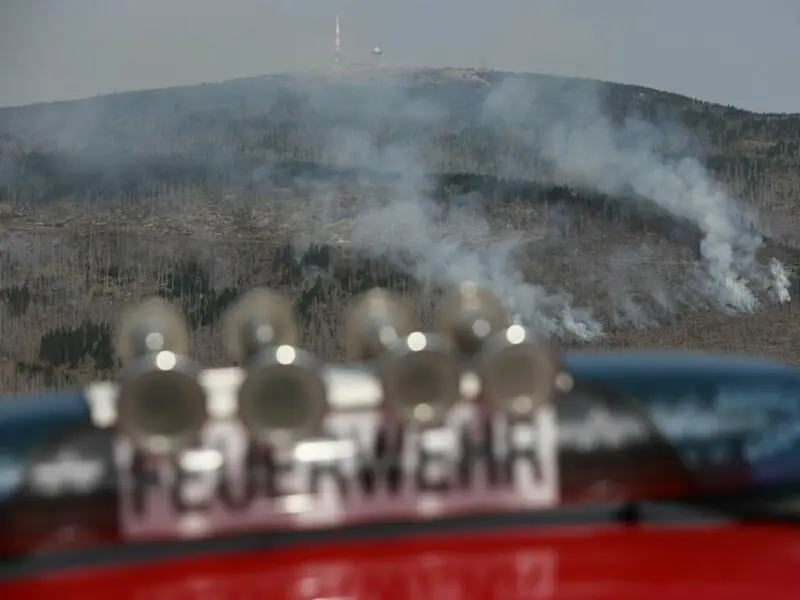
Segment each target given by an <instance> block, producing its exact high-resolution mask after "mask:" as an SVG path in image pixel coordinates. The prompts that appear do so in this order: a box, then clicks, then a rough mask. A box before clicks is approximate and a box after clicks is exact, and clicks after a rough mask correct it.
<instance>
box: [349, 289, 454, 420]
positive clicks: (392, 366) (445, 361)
mask: <svg viewBox="0 0 800 600" xmlns="http://www.w3.org/2000/svg"><path fill="white" fill-rule="evenodd" d="M347 331H348V342H349V343H348V346H349V348H350V349H351V358H354V359H357V360H374V361H375V368H376V371H377V375H378V378H379V380H380V382H381V388H382V391H383V402H384V405H385V406H386V407H387V408H388V409H389V410H390V411H391V413H392V414H393V415H394V416H395V417H397V418H399V419H401V420H402V421H404V422H408V423H412V424H415V425H417V426H421V427H427V426H432V425H438V424H440V423H441V422H442V420H443V419H444V417H445V416H446V415H447V413H448V412H449V411H450V409H451V408H452V407H453V406H454V405H455V404H456V403H457V402H458V401H459V399H460V397H461V393H460V381H461V368H460V365H459V363H458V360H457V358H456V356H455V353H454V352H453V347H452V345H451V344H450V342H449V341H448V340H447V339H446V338H444V337H442V336H439V335H436V334H431V333H425V332H422V331H414V330H412V327H411V317H410V314H409V310H408V308H407V307H406V306H405V305H404V304H403V303H402V302H401V301H400V300H399V299H397V298H395V297H393V296H392V295H391V294H390V293H389V292H387V291H385V290H381V289H375V290H372V291H370V292H368V293H367V294H366V295H365V296H364V297H363V298H362V299H361V300H360V301H358V302H357V303H356V305H355V307H354V308H353V309H352V310H351V312H350V318H349V319H348V325H347Z"/></svg>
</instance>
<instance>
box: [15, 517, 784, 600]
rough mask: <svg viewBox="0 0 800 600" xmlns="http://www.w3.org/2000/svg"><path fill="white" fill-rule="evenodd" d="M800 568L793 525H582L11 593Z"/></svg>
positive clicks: (639, 591) (639, 583) (278, 588)
mask: <svg viewBox="0 0 800 600" xmlns="http://www.w3.org/2000/svg"><path fill="white" fill-rule="evenodd" d="M798 573H800V535H798V534H797V532H796V531H795V530H794V528H792V527H787V526H767V525H691V526H688V525H687V526H670V527H664V526H654V525H653V526H597V527H587V526H586V525H581V526H580V527H558V528H540V527H534V528H530V529H526V530H524V531H514V532H507V531H506V532H496V533H490V534H481V535H471V534H468V533H463V534H450V535H447V536H418V537H414V538H406V539H399V540H391V541H386V542H371V543H365V542H351V543H333V544H330V543H329V544H320V545H316V546H313V547H311V546H309V547H299V546H298V547H295V548H291V549H287V548H280V549H273V550H257V551H247V552H239V553H230V554H223V555H207V556H203V557H196V556H194V557H183V558H175V559H174V560H159V561H157V562H143V563H139V564H133V563H125V564H121V565H115V566H111V567H98V568H96V569H91V568H90V569H81V570H75V571H62V572H58V573H54V574H48V575H39V576H37V577H35V578H31V579H29V580H18V581H15V582H13V583H8V584H6V586H5V587H6V589H5V591H4V592H3V597H4V598H9V599H11V598H13V599H18V600H23V599H28V598H30V599H37V600H38V599H40V598H47V597H50V598H54V597H57V598H59V600H72V599H73V598H74V599H76V600H77V599H80V600H95V599H96V600H100V599H101V598H102V599H105V598H114V599H115V600H145V599H146V600H168V599H169V600H194V599H197V600H200V599H203V600H205V599H208V600H210V599H214V600H234V599H236V600H238V599H242V600H244V599H250V598H253V599H255V598H269V599H273V600H283V599H286V600H289V599H292V600H322V599H328V600H333V599H342V600H343V599H345V598H347V599H351V600H368V599H378V598H381V599H385V600H411V599H414V600H417V599H423V598H430V599H437V600H438V599H440V598H441V599H447V600H489V599H492V600H494V599H497V600H500V599H503V600H523V599H526V600H527V599H530V600H534V599H542V600H544V599H552V600H629V599H630V600H634V599H635V600H640V599H643V598H646V599H648V600H685V599H694V598H697V599H703V600H723V599H724V600H752V599H754V598H762V597H763V598H770V600H782V599H787V600H788V599H792V600H794V599H796V598H797V597H798V585H800V584H799V583H798ZM0 589H2V586H0Z"/></svg>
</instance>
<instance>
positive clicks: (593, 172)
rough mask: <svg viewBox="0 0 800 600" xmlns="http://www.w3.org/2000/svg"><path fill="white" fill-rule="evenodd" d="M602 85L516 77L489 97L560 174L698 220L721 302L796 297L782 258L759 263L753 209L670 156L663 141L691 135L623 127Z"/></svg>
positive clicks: (636, 124)
mask: <svg viewBox="0 0 800 600" xmlns="http://www.w3.org/2000/svg"><path fill="white" fill-rule="evenodd" d="M598 86H599V84H595V83H593V82H583V83H582V84H581V85H577V86H573V87H571V88H570V89H568V86H559V85H551V86H547V85H544V86H538V87H537V86H536V85H533V84H531V83H530V80H525V81H523V80H522V79H517V78H512V79H509V80H507V81H506V82H504V83H502V84H501V85H499V86H497V87H496V88H494V89H493V90H492V92H491V93H490V94H489V97H488V99H487V101H486V103H485V111H484V112H485V118H486V119H487V121H488V122H490V123H495V124H497V123H500V124H502V125H504V126H505V127H506V129H507V130H508V131H513V132H515V134H516V135H517V136H519V137H521V138H522V139H523V140H524V141H525V142H526V143H528V144H529V145H530V146H531V147H534V148H536V149H537V150H538V151H539V152H540V153H541V155H542V156H543V157H544V158H546V159H548V160H549V161H550V163H551V164H552V169H553V173H552V175H554V176H555V177H556V178H558V179H561V180H563V181H567V182H569V183H570V184H572V185H579V186H584V187H588V188H592V189H595V190H597V191H599V192H602V193H606V194H626V195H631V194H632V195H634V196H636V197H640V198H641V199H643V200H645V201H650V202H652V203H654V204H656V205H657V206H659V207H660V208H662V209H664V210H666V211H667V212H669V213H670V214H671V215H673V216H674V217H677V218H679V219H685V220H688V221H689V222H691V223H692V224H693V225H695V226H696V227H697V228H698V229H699V231H700V232H701V234H702V236H703V238H702V241H701V243H700V254H701V257H702V265H700V266H701V269H702V270H701V272H700V273H699V283H700V290H701V291H702V292H703V293H704V294H705V295H706V296H707V297H708V298H709V299H711V300H712V301H714V302H716V303H717V305H718V306H719V307H720V308H721V309H723V310H731V311H741V312H752V311H753V310H755V309H757V308H758V307H759V305H760V303H759V300H758V295H757V292H758V291H767V290H770V289H771V290H773V291H774V294H773V295H774V297H775V298H777V299H778V300H779V301H780V302H786V301H788V300H789V292H788V280H787V279H786V277H785V275H784V277H783V278H781V277H780V273H782V272H783V271H782V265H780V263H777V261H774V262H775V263H776V266H773V267H771V268H770V269H766V268H763V267H761V266H760V265H758V264H757V262H756V253H757V251H758V250H759V248H761V246H762V241H763V240H762V238H761V236H760V235H758V233H757V232H756V229H755V223H753V222H752V221H751V218H750V217H749V215H748V214H747V213H746V212H744V211H743V210H741V209H740V207H739V206H738V205H737V203H736V202H735V201H734V199H732V198H731V197H730V196H729V195H728V194H727V193H726V192H725V190H724V189H723V188H722V186H721V185H719V184H718V183H717V182H715V181H714V179H713V177H712V176H711V175H710V173H709V172H708V171H707V170H706V169H705V168H704V167H703V165H702V164H701V163H700V161H699V160H698V159H697V158H694V157H690V156H684V157H681V158H674V157H671V158H668V157H666V156H665V153H664V152H663V150H664V149H665V147H667V148H668V147H669V146H670V144H671V143H673V142H674V141H675V138H678V139H681V138H683V139H685V137H686V136H687V132H685V131H682V130H680V129H678V128H675V127H674V126H662V127H656V126H655V125H653V124H651V123H647V122H645V121H642V120H640V119H634V118H630V117H629V118H626V119H625V120H624V121H623V122H622V124H620V125H617V124H615V123H614V122H613V121H612V119H611V118H609V117H608V116H607V115H605V114H604V113H603V110H602V103H601V101H600V97H599V94H598ZM670 134H672V136H670ZM675 134H677V135H675Z"/></svg>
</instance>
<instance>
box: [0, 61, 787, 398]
mask: <svg viewBox="0 0 800 600" xmlns="http://www.w3.org/2000/svg"><path fill="white" fill-rule="evenodd" d="M799 209H800V114H758V113H751V112H747V111H744V110H741V109H738V108H736V107H732V106H721V105H716V104H711V103H708V102H703V101H701V100H697V99H692V98H687V97H684V96H680V95H676V94H672V93H668V92H662V91H658V90H653V89H649V88H643V87H638V86H632V85H622V84H612V83H607V82H598V81H590V80H577V79H569V78H561V77H556V76H545V75H530V74H510V73H498V72H492V71H482V70H474V69H377V68H375V67H366V66H362V67H353V68H347V69H340V70H336V71H329V72H318V73H301V74H280V75H272V76H264V77H256V78H248V79H240V80H233V81H228V82H222V83H215V84H203V85H199V86H191V87H180V88H170V89H163V90H151V91H142V92H128V93H121V94H112V95H107V96H100V97H96V98H90V99H86V100H79V101H70V102H56V103H50V104H37V105H31V106H26V107H19V108H7V109H0V232H2V234H1V235H0V298H1V299H2V300H0V310H1V311H2V313H0V318H1V319H2V322H0V325H1V326H2V331H3V336H2V338H0V361H2V362H0V376H2V377H3V378H4V383H0V386H3V387H6V388H9V389H27V388H31V387H37V386H41V385H49V386H65V385H66V386H70V385H77V384H79V383H80V382H81V381H83V380H85V379H86V378H88V377H94V376H97V375H99V374H105V375H108V374H110V372H111V371H112V370H113V369H114V367H115V365H114V364H113V361H111V360H109V358H110V354H111V352H110V348H111V332H112V329H113V323H114V321H115V319H116V317H117V316H118V314H119V310H120V309H121V307H123V306H124V305H125V304H126V303H129V302H132V301H135V300H136V299H137V298H140V297H142V296H143V295H149V294H152V293H159V294H161V295H163V296H165V297H168V298H170V299H172V300H174V301H176V302H179V303H180V304H181V305H182V306H183V307H184V309H185V310H186V311H187V314H188V315H189V317H190V319H191V320H192V323H193V325H194V327H195V336H194V352H195V354H196V355H197V356H198V357H199V358H201V359H202V360H203V361H204V362H206V363H210V364H219V363H222V362H224V361H225V356H224V353H223V350H222V348H221V347H220V345H219V342H218V340H217V337H218V332H217V330H216V325H215V324H216V320H217V319H218V316H219V314H220V312H221V311H223V310H224V308H225V307H226V306H227V305H228V303H229V302H230V301H231V299H233V298H234V297H235V296H236V295H237V294H238V293H240V292H241V291H242V290H244V289H247V288H248V287H250V286H252V285H260V284H268V285H272V286H275V287H277V288H279V289H281V290H283V291H285V292H286V293H289V294H290V295H292V296H293V297H294V298H295V301H296V306H297V308H298V312H299V314H300V318H301V321H302V323H303V326H304V329H305V331H306V335H307V339H308V341H309V343H310V344H311V346H312V347H313V348H314V349H315V350H317V351H319V352H320V353H322V354H324V355H326V356H328V357H330V358H336V357H338V356H340V353H341V346H340V344H339V331H340V327H341V321H342V314H343V310H344V305H345V303H346V301H347V300H348V299H349V298H350V297H351V296H352V295H353V294H354V293H357V292H359V291H361V290H363V289H365V288H367V287H369V286H371V285H375V284H381V285H387V286H391V287H394V288H396V289H397V290H398V291H399V292H401V293H403V294H405V295H408V296H409V297H411V298H412V299H413V302H414V303H415V306H416V307H417V310H418V313H419V316H420V318H421V319H422V320H423V321H424V320H426V319H427V318H428V316H429V313H430V306H431V302H432V299H433V298H435V296H436V294H437V293H438V290H439V288H440V287H441V285H443V284H445V283H447V280H449V279H456V278H458V277H459V276H462V275H463V276H472V277H484V278H487V280H490V281H491V283H492V285H494V286H495V287H498V288H499V289H498V291H501V292H502V293H505V294H508V295H509V296H511V297H513V298H514V299H515V301H516V302H517V304H518V306H517V308H518V310H519V311H520V312H522V313H526V314H527V316H528V317H529V318H535V319H539V320H538V321H537V322H538V324H539V326H541V327H544V328H545V329H550V330H551V331H552V333H553V334H554V335H555V336H556V337H557V338H559V339H560V342H559V343H561V344H563V345H566V346H573V347H581V348H585V349H587V350H596V349H601V348H604V347H609V346H614V347H619V346H622V347H636V346H649V347H652V346H659V345H669V346H672V347H692V348H699V349H717V350H725V351H729V350H732V349H733V350H739V351H747V352H753V353H758V354H767V355H771V356H775V357H777V358H780V359H784V360H790V361H800V350H798V349H797V348H796V347H795V346H796V344H792V341H791V340H792V338H793V331H794V324H795V322H796V321H797V322H798V324H800V321H798V317H797V316H796V315H795V314H794V311H793V309H792V306H791V303H783V304H781V303H780V301H779V299H778V298H777V297H776V294H777V292H776V286H777V285H778V284H777V283H776V281H773V279H774V277H775V271H774V269H775V267H774V264H773V259H775V260H778V261H780V262H781V263H782V264H783V265H784V267H785V269H784V271H783V273H784V274H785V276H786V277H788V278H789V280H790V281H789V287H790V288H791V287H792V286H794V288H795V289H794V290H792V291H797V290H796V288H797V287H798V286H797V284H796V283H795V271H796V270H798V269H800V237H798V236H797V234H796V227H795V225H796V223H797V215H799V214H800V210H799ZM709 228H711V229H709ZM709 231H712V232H713V235H711V234H709ZM756 234H760V235H761V236H763V237H764V242H763V244H761V247H760V248H755V245H754V244H755V242H753V240H755V239H757V238H756V237H754V236H755V235H756ZM720 236H722V237H720ZM725 236H727V237H725ZM510 238H513V244H512V243H510V242H509V239H510ZM751 242H752V243H751ZM728 250H730V252H728ZM726 252H727V254H728V255H729V256H728V257H727V258H726ZM751 259H752V260H751ZM725 261H727V262H725ZM723 263H725V264H724V265H723ZM728 271H730V273H731V276H730V277H728V275H727V274H726V273H728ZM723 276H724V277H723ZM708 281H712V282H714V285H716V284H719V283H720V282H722V283H725V285H728V284H730V285H732V286H733V287H736V288H737V290H738V288H741V287H744V288H745V289H746V290H748V293H749V292H750V291H751V292H752V299H749V297H745V299H744V300H741V301H739V300H737V299H736V298H733V297H732V298H733V299H731V300H725V301H724V302H722V304H720V299H719V296H720V295H721V294H722V293H721V292H719V293H718V292H713V293H712V292H709V284H708ZM526 282H527V283H528V284H526ZM529 284H536V285H538V286H541V287H539V288H535V287H533V286H532V285H529ZM736 293H737V294H738V293H740V290H739V291H737V292H736ZM731 294H733V292H731ZM750 300H752V302H750ZM734 305H735V306H734ZM578 308H580V309H591V311H592V315H591V316H588V315H587V313H586V311H584V310H578ZM534 309H535V310H534ZM565 310H569V311H571V312H570V314H571V315H572V316H571V317H570V318H573V317H574V318H577V319H579V320H581V319H583V320H584V321H586V323H589V325H590V327H589V329H590V330H591V331H594V333H596V334H597V335H594V334H593V335H588V334H587V333H586V332H587V331H589V330H586V329H577V328H575V327H571V328H570V327H567V326H566V325H564V323H565V321H564V318H563V315H564V314H566V313H565V312H564V311H565ZM595 325H596V326H597V327H599V328H601V329H602V334H600V333H599V330H598V331H595V330H593V329H591V327H593V326H595ZM582 338H583V339H582Z"/></svg>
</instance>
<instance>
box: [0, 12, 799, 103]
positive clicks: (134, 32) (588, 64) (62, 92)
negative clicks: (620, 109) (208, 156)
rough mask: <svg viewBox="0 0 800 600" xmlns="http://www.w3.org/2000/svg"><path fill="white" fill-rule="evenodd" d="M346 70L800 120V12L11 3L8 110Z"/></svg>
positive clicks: (1, 45)
mask: <svg viewBox="0 0 800 600" xmlns="http://www.w3.org/2000/svg"><path fill="white" fill-rule="evenodd" d="M337 12H338V13H339V14H340V17H341V26H342V51H343V56H344V59H345V60H346V61H352V62H356V61H367V60H369V59H370V55H369V51H370V49H371V48H372V47H373V46H374V45H375V44H380V45H381V46H382V47H383V48H384V50H385V55H384V60H385V62H386V63H387V64H403V65H431V66H445V65H448V66H478V65H479V63H480V60H481V59H482V58H484V59H485V60H486V61H487V64H488V65H489V66H490V67H492V68H496V69H506V70H516V71H538V72H550V73H557V74H565V75H580V76H588V77H595V78H599V79H611V80H614V81H622V82H626V83H639V84H643V85H649V86H653V87H657V88H661V89H668V90H671V91H676V92H680V93H684V94H689V95H692V96H696V97H700V98H703V99H706V100H712V101H716V102H724V103H728V104H735V105H739V106H743V107H746V108H750V109H754V110H765V111H791V112H800V0H0V106H3V105H13V104H24V103H28V102H34V101H44V100H55V99H65V98H76V97H84V96H91V95H95V94H98V93H104V92H112V91H120V90H126V89H140V88H152V87H165V86H170V85H176V84H187V83H199V82H202V81H209V82H210V81H218V80H222V79H228V78H233V77H242V76H248V75H258V74H263V73H269V72H274V71H284V70H295V69H308V68H319V67H327V66H329V65H330V64H331V63H332V56H333V38H334V35H333V32H334V17H335V14H336V13H337Z"/></svg>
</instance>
